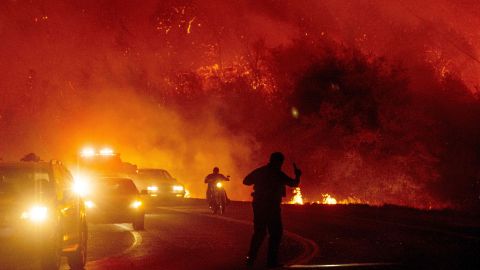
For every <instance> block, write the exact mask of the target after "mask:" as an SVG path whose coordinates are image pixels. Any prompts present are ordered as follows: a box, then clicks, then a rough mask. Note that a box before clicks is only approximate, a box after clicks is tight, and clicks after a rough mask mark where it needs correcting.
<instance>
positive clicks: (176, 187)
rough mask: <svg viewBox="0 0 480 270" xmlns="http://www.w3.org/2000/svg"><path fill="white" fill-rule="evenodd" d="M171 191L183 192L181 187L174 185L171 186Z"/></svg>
mask: <svg viewBox="0 0 480 270" xmlns="http://www.w3.org/2000/svg"><path fill="white" fill-rule="evenodd" d="M173 191H183V186H180V185H175V186H173Z"/></svg>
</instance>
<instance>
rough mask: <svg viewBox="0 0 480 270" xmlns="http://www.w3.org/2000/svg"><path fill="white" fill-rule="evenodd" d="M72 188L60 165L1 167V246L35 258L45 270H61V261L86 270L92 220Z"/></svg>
mask: <svg viewBox="0 0 480 270" xmlns="http://www.w3.org/2000/svg"><path fill="white" fill-rule="evenodd" d="M72 184H73V178H72V175H71V174H70V172H69V171H68V170H67V169H66V167H65V166H64V165H63V164H62V163H61V162H59V161H51V162H44V161H33V162H32V161H29V162H0V242H1V243H2V244H3V245H8V246H10V247H12V248H13V247H15V248H17V247H18V248H19V250H20V251H12V252H21V251H23V250H28V251H29V252H32V253H36V254H35V256H36V255H39V257H40V264H41V267H42V269H44V270H56V269H59V267H60V262H61V256H66V257H67V258H68V264H69V265H70V268H71V269H83V268H84V266H85V263H86V260H87V238H88V236H87V234H88V228H87V220H86V213H85V207H84V203H83V201H82V199H81V198H80V196H78V195H77V194H75V192H73V191H72ZM7 243H8V244H7ZM32 247H33V248H32ZM32 255H33V254H32ZM21 256H22V257H26V258H30V257H32V256H30V255H29V254H19V255H17V256H15V257H16V258H17V260H18V258H20V257H21ZM7 268H8V267H7Z"/></svg>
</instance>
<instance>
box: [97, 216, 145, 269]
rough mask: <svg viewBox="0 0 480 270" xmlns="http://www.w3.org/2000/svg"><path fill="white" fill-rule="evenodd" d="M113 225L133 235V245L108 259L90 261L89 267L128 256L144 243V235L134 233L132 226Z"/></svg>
mask: <svg viewBox="0 0 480 270" xmlns="http://www.w3.org/2000/svg"><path fill="white" fill-rule="evenodd" d="M113 225H115V226H117V227H119V228H120V229H123V230H125V231H127V232H128V233H129V234H131V235H132V237H133V242H132V244H131V245H130V246H129V247H128V248H126V249H124V250H123V251H122V252H120V253H117V254H113V255H110V256H107V257H103V258H99V259H97V260H93V261H89V262H88V265H89V266H91V265H92V264H99V263H102V262H104V261H108V260H110V259H112V258H114V257H119V256H123V255H127V254H128V253H130V252H131V251H132V250H134V249H135V248H137V247H138V246H139V245H140V244H142V241H143V238H142V235H140V233H139V232H137V231H134V230H133V228H132V226H131V225H127V224H113Z"/></svg>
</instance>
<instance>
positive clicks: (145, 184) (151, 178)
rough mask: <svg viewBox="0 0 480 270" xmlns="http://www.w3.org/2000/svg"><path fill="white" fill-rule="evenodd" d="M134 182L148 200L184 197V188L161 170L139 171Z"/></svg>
mask: <svg viewBox="0 0 480 270" xmlns="http://www.w3.org/2000/svg"><path fill="white" fill-rule="evenodd" d="M135 182H136V183H137V186H138V187H139V188H140V189H141V190H142V194H144V195H149V197H150V198H152V197H153V198H183V197H185V193H186V191H185V187H184V186H183V185H181V184H180V183H178V181H177V180H176V179H175V178H173V177H172V176H171V175H170V174H169V173H168V172H167V171H166V170H163V169H139V170H138V172H137V176H136V179H135Z"/></svg>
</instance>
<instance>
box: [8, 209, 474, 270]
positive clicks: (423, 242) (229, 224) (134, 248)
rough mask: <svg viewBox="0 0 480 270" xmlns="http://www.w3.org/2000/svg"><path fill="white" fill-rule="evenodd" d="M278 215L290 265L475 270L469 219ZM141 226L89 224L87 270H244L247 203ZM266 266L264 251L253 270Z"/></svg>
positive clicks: (374, 213)
mask: <svg viewBox="0 0 480 270" xmlns="http://www.w3.org/2000/svg"><path fill="white" fill-rule="evenodd" d="M283 214H284V223H285V229H286V233H285V238H284V242H283V244H282V251H281V258H282V261H283V262H284V263H286V264H287V265H289V267H292V268H297V269H298V268H300V269H301V268H304V269H311V268H317V269H322V268H340V269H480V258H479V257H480V256H479V255H480V254H479V251H480V226H479V224H480V222H478V219H476V218H473V217H465V216H463V215H458V214H455V213H451V212H425V211H417V210H411V209H401V208H395V207H381V208H376V207H367V206H318V205H316V206H290V205H286V206H285V207H284V209H283ZM145 226H146V228H145V230H144V231H140V232H136V231H133V230H132V228H131V226H130V225H129V224H113V225H108V224H106V225H102V224H90V225H89V231H90V235H89V255H88V263H87V267H86V269H88V270H90V269H92V270H93V269H95V270H96V269H109V270H110V269H120V270H122V269H128V270H132V269H245V268H244V266H243V259H244V256H245V254H246V252H247V248H248V243H249V239H250V235H251V231H252V225H251V208H250V205H249V204H248V203H232V204H231V205H229V207H228V208H227V213H226V214H225V215H224V216H217V215H213V214H211V213H210V212H209V210H208V209H207V207H206V205H205V202H204V201H201V200H186V201H183V202H182V203H178V204H169V205H162V206H155V207H152V208H151V209H150V211H149V213H148V214H147V216H146V223H145ZM265 244H266V243H265ZM17 256H18V255H17ZM18 261H25V260H23V258H20V257H19V258H18ZM264 264H265V250H263V251H262V254H261V256H260V258H259V260H258V261H257V264H256V266H255V269H262V268H263V267H264ZM18 265H20V264H18ZM18 265H16V266H15V267H13V266H11V267H12V269H15V268H17V269H22V268H21V267H18ZM0 269H9V268H5V267H0ZM26 269H33V268H32V267H31V266H30V267H27V268H26ZM63 269H68V267H67V266H66V265H65V266H64V267H63Z"/></svg>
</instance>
